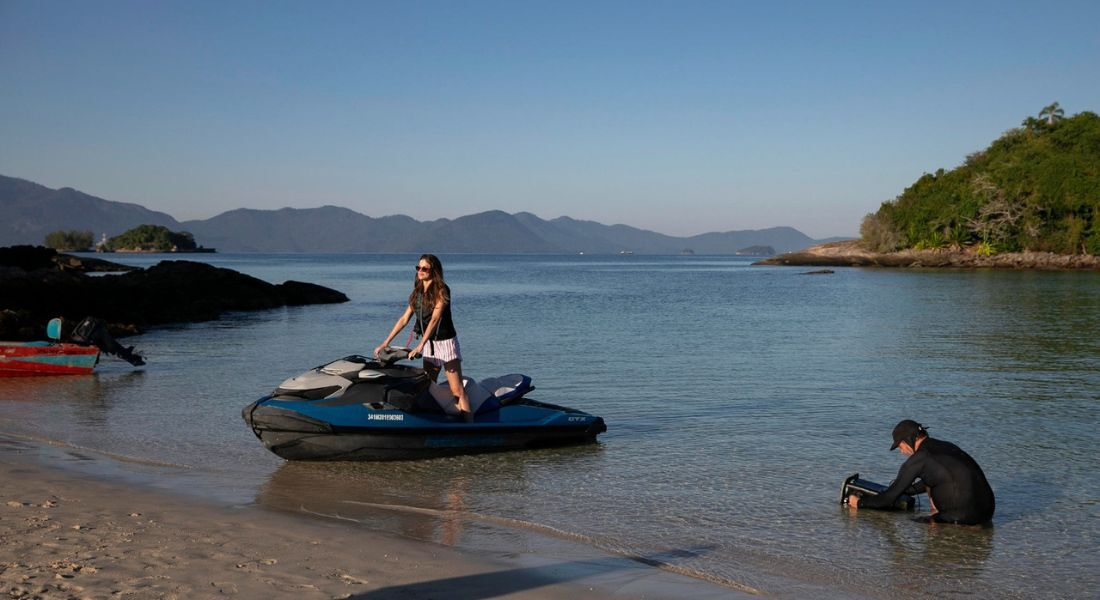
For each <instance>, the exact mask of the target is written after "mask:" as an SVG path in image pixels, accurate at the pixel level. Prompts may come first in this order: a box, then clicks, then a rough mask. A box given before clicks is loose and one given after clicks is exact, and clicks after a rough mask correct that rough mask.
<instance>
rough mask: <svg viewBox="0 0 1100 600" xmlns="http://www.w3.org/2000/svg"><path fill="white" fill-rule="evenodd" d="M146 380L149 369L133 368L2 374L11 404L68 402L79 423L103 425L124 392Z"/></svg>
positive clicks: (4, 395) (0, 396)
mask: <svg viewBox="0 0 1100 600" xmlns="http://www.w3.org/2000/svg"><path fill="white" fill-rule="evenodd" d="M144 380H145V371H129V370H128V371H125V372H117V373H113V372H108V373H94V374H92V375H87V376H71V377H70V376H66V377H58V376H54V377H16V378H0V400H4V401H11V402H13V403H14V404H13V405H12V406H11V407H10V408H11V409H12V410H13V411H16V412H18V411H19V407H20V405H25V406H26V407H27V408H33V406H32V405H35V404H41V403H46V404H51V405H64V406H66V407H67V408H68V409H70V411H71V414H72V415H73V416H74V417H75V418H76V420H77V423H79V424H82V425H102V424H105V423H106V422H107V420H108V412H109V410H110V408H111V406H112V405H113V404H114V403H115V402H117V401H118V399H119V398H120V397H121V396H122V394H123V393H124V392H126V391H127V390H129V389H131V388H133V387H134V386H137V385H141V383H142V382H143V381H144Z"/></svg>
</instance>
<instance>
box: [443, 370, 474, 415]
mask: <svg viewBox="0 0 1100 600" xmlns="http://www.w3.org/2000/svg"><path fill="white" fill-rule="evenodd" d="M443 371H444V372H445V373H447V383H449V384H450V385H451V393H452V394H454V396H455V398H458V410H460V411H462V417H463V418H464V419H466V421H467V422H469V421H473V420H474V415H473V413H471V412H470V399H469V398H467V397H466V389H465V388H463V387H462V361H461V360H452V361H450V362H448V363H445V364H444V365H443Z"/></svg>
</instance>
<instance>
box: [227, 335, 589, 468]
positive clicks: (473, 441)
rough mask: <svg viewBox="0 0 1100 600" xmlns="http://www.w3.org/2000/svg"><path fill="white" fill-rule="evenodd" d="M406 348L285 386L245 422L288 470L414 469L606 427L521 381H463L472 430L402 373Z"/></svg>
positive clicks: (437, 390) (453, 408) (424, 383)
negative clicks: (349, 465) (376, 464)
mask: <svg viewBox="0 0 1100 600" xmlns="http://www.w3.org/2000/svg"><path fill="white" fill-rule="evenodd" d="M408 352H409V350H408V349H407V348H392V347H387V348H385V349H383V351H382V352H380V353H379V356H378V357H365V356H360V355H352V356H345V357H344V358H341V359H338V360H334V361H332V362H330V363H327V364H324V365H321V366H318V367H315V368H313V369H310V370H309V371H307V372H305V373H303V374H301V375H298V376H296V377H292V378H290V379H287V380H286V381H284V382H282V383H281V384H280V385H279V387H277V388H275V390H274V391H273V392H272V393H271V394H269V395H267V396H264V397H262V398H260V399H259V400H257V401H255V402H253V403H252V404H249V405H248V406H246V407H245V408H244V410H243V411H242V412H241V416H242V417H244V421H245V423H247V424H248V426H249V427H250V428H251V429H252V432H253V433H254V434H256V437H258V438H259V439H260V441H261V442H263V444H264V446H266V447H267V449H268V450H271V451H272V452H274V453H275V454H277V455H279V456H280V457H282V458H284V459H286V460H329V461H337V460H364V461H370V460H407V459H417V458H429V457H435V456H445V455H453V454H470V453H477V452H487V451H495V450H512V449H521V448H531V447H542V446H554V445H566V444H580V443H591V442H595V441H596V436H597V435H599V434H600V433H603V432H604V431H607V426H606V425H604V421H603V419H602V418H600V417H597V416H593V415H590V414H588V413H585V412H582V411H579V410H576V409H572V408H567V407H564V406H557V405H554V404H547V403H544V402H539V401H536V400H532V399H530V398H528V397H527V396H526V395H527V394H528V393H529V392H530V391H531V390H533V389H534V385H532V383H531V378H530V377H528V376H526V375H521V374H511V375H504V376H501V377H493V378H488V379H482V380H481V381H480V382H479V381H474V380H473V379H469V378H464V384H465V386H464V387H465V389H466V395H467V397H468V398H469V400H470V409H471V411H472V412H473V413H474V419H473V422H469V423H467V422H466V421H464V420H463V419H462V416H461V413H459V411H458V407H457V405H456V404H455V398H454V396H453V395H452V394H451V391H450V387H449V386H447V385H441V384H438V383H435V382H433V381H429V380H428V375H427V374H426V373H425V372H424V370H423V369H420V368H417V367H413V366H409V365H404V364H398V363H397V361H399V360H401V359H403V358H407V357H408Z"/></svg>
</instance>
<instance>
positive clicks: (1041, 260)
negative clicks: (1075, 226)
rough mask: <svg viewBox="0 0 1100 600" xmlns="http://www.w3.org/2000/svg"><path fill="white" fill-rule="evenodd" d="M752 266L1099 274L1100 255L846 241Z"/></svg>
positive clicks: (789, 254) (816, 247)
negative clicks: (887, 248) (886, 247)
mask: <svg viewBox="0 0 1100 600" xmlns="http://www.w3.org/2000/svg"><path fill="white" fill-rule="evenodd" d="M753 265H763V266H791V267H888V268H908V269H921V268H924V269H1005V270H1018V271H1100V256H1092V255H1085V254H1053V253H1050V252H1005V253H1001V254H993V255H990V256H983V255H980V254H978V253H976V252H971V251H967V250H901V251H898V252H885V253H882V252H871V251H869V250H865V249H863V248H862V247H860V245H859V241H858V240H845V241H841V242H830V243H827V244H820V245H817V246H811V247H809V248H805V249H803V250H799V251H797V252H787V253H785V254H780V255H777V256H773V257H771V258H768V259H766V260H761V261H757V262H754V263H753Z"/></svg>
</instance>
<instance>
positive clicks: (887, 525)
mask: <svg viewBox="0 0 1100 600" xmlns="http://www.w3.org/2000/svg"><path fill="white" fill-rule="evenodd" d="M867 512H868V511H859V516H858V517H855V516H854V513H853V518H858V519H859V520H860V524H861V525H864V524H866V525H867V526H865V527H862V528H861V531H862V532H863V533H864V534H865V535H866V534H869V533H870V532H874V533H876V534H877V536H878V537H877V539H875V540H866V539H865V540H864V542H865V543H867V544H871V545H876V546H879V547H882V548H884V549H886V550H887V551H888V553H889V558H888V559H887V560H888V564H889V565H890V571H891V572H890V574H889V577H890V578H891V579H892V580H893V582H894V585H896V586H897V587H899V588H902V589H920V590H923V591H924V592H925V593H929V594H934V595H949V594H951V593H959V594H961V593H967V592H965V590H971V589H973V587H974V586H981V585H983V580H982V575H983V573H984V570H985V564H986V561H987V560H988V559H989V557H990V556H991V555H992V553H993V534H994V527H993V526H992V525H988V526H984V527H972V526H959V525H942V524H926V523H918V522H914V521H913V515H912V514H902V513H896V512H887V513H873V514H866V513H867ZM927 573H936V574H937V577H936V580H935V583H932V582H930V581H928V579H927V577H926V576H925V574H927ZM930 586H935V588H932V587H930Z"/></svg>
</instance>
